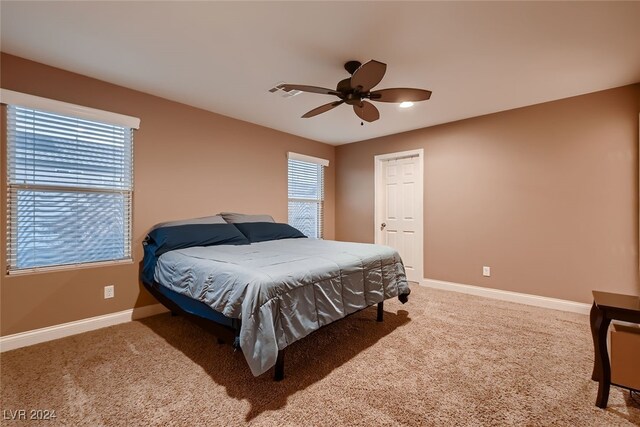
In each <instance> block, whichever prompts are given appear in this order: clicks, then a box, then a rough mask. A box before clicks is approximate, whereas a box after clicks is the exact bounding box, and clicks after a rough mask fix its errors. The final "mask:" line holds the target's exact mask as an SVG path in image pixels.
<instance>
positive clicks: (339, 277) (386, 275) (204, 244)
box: [142, 218, 410, 380]
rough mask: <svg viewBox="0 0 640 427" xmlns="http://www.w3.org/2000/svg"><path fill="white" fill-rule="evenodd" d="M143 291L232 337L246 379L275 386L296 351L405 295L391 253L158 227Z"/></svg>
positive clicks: (285, 228)
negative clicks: (339, 323) (271, 374)
mask: <svg viewBox="0 0 640 427" xmlns="http://www.w3.org/2000/svg"><path fill="white" fill-rule="evenodd" d="M260 219H262V218H260ZM142 281H143V283H144V284H145V287H146V288H147V289H148V290H149V291H150V292H151V293H152V294H153V295H154V296H155V297H156V298H157V299H158V300H159V301H160V302H161V303H163V304H164V305H165V306H167V307H168V308H169V309H170V310H171V311H172V312H174V313H175V312H180V313H187V314H189V315H193V316H197V317H199V318H202V319H206V320H208V321H212V322H215V323H217V324H220V325H223V326H226V327H229V328H232V329H233V330H234V331H235V333H236V341H235V346H236V347H239V348H240V349H241V350H242V352H243V354H244V356H245V359H246V361H247V363H248V365H249V368H250V369H251V372H252V374H253V375H254V376H258V375H261V374H263V373H265V372H267V371H268V370H269V369H270V368H272V367H274V366H275V368H276V369H275V377H276V380H279V379H282V378H283V376H284V349H285V348H286V347H287V346H289V345H290V344H292V343H293V342H295V341H297V340H299V339H302V338H304V337H306V336H307V335H309V334H310V333H312V332H313V331H316V330H318V329H320V328H321V327H323V326H325V325H327V324H329V323H332V322H334V321H336V320H339V319H342V318H344V317H346V316H348V315H349V314H352V313H355V312H357V311H359V310H362V309H364V308H367V307H370V306H372V305H376V304H378V320H379V321H381V320H382V313H383V311H382V309H383V302H384V300H386V299H389V298H393V297H398V298H399V299H400V300H401V301H402V302H403V303H404V302H406V301H407V297H408V295H409V293H410V290H409V286H408V282H407V279H406V276H405V272H404V266H403V264H402V260H401V259H400V256H399V255H398V253H397V252H396V251H395V250H394V249H392V248H390V247H387V246H381V245H372V244H363V243H350V242H336V241H329V240H317V239H308V238H306V236H304V235H303V234H302V233H301V232H300V231H298V230H296V229H295V228H293V227H291V226H289V225H287V224H277V223H274V222H267V221H258V222H244V223H233V224H229V223H224V224H223V223H210V224H203V223H186V224H185V223H179V224H177V225H176V224H169V225H167V224H162V225H160V226H158V227H155V228H154V229H153V230H152V231H151V232H150V233H149V235H148V236H147V239H146V241H145V258H144V261H143V270H142Z"/></svg>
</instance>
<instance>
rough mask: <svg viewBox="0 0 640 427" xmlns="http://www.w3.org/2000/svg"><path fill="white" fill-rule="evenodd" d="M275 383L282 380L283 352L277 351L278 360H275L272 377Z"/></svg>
mask: <svg viewBox="0 0 640 427" xmlns="http://www.w3.org/2000/svg"><path fill="white" fill-rule="evenodd" d="M273 379H274V380H275V381H282V380H283V379H284V350H278V358H277V359H276V369H275V373H274V375H273Z"/></svg>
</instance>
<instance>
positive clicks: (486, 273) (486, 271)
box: [482, 265, 491, 277]
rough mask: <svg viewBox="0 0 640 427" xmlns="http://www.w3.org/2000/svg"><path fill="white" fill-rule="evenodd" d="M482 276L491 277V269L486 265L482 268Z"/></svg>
mask: <svg viewBox="0 0 640 427" xmlns="http://www.w3.org/2000/svg"><path fill="white" fill-rule="evenodd" d="M482 275H483V276H484V277H491V267H487V266H486V265H485V266H484V267H482Z"/></svg>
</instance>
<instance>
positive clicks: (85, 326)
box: [0, 304, 168, 352]
mask: <svg viewBox="0 0 640 427" xmlns="http://www.w3.org/2000/svg"><path fill="white" fill-rule="evenodd" d="M165 311H168V310H167V309H166V308H165V307H164V306H163V305H162V304H153V305H146V306H144V307H140V308H131V309H129V310H124V311H119V312H117V313H110V314H105V315H103V316H96V317H90V318H88V319H82V320H76V321H75V322H69V323H62V324H60V325H54V326H47V327H46V328H40V329H34V330H31V331H26V332H19V333H17V334H12V335H6V336H4V337H0V352H4V351H9V350H14V349H16V348H20V347H26V346H28V345H33V344H38V343H41V342H45V341H51V340H55V339H58V338H64V337H68V336H69V335H75V334H81V333H83V332H88V331H93V330H96V329H100V328H105V327H107V326H113V325H117V324H119V323H125V322H130V321H132V320H136V319H142V318H143V317H149V316H153V315H156V314H160V313H164V312H165Z"/></svg>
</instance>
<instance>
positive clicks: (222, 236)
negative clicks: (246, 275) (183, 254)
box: [142, 224, 249, 283]
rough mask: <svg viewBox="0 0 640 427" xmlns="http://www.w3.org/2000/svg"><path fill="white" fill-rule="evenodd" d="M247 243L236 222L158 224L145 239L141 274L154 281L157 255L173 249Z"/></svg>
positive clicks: (146, 279) (149, 281) (144, 278)
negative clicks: (169, 225) (164, 225)
mask: <svg viewBox="0 0 640 427" xmlns="http://www.w3.org/2000/svg"><path fill="white" fill-rule="evenodd" d="M248 244H249V240H247V238H246V237H244V235H243V234H242V233H241V232H240V231H239V230H238V229H237V228H236V227H234V225H233V224H185V225H176V226H171V227H161V228H156V229H155V230H152V231H151V232H150V233H149V235H148V236H147V240H146V241H145V242H144V260H143V271H142V278H143V280H145V281H147V282H148V283H151V282H153V274H154V271H155V268H156V262H157V260H158V257H159V256H160V255H162V254H163V253H165V252H169V251H172V250H174V249H184V248H190V247H193V246H214V245H248Z"/></svg>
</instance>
